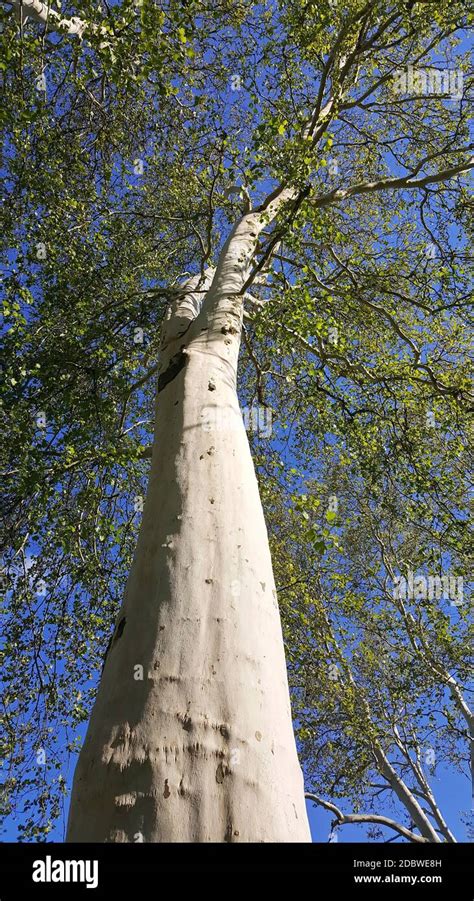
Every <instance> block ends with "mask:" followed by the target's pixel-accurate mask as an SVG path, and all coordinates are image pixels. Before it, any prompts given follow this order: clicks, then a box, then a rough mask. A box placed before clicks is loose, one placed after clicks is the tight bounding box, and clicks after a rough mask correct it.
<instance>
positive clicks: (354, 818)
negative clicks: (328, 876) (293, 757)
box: [305, 792, 428, 844]
mask: <svg viewBox="0 0 474 901" xmlns="http://www.w3.org/2000/svg"><path fill="white" fill-rule="evenodd" d="M305 798H306V799H307V800H308V801H314V803H315V804H319V805H320V806H321V807H324V808H325V810H329V811H331V813H333V814H335V817H336V819H335V821H334V823H333V825H337V826H345V825H347V824H348V823H353V824H354V823H378V824H379V825H380V826H387V827H388V828H389V829H393V830H394V831H395V832H398V833H399V835H403V837H404V838H407V839H408V841H410V842H417V843H418V844H426V843H427V842H428V839H427V838H424V837H423V836H422V835H417V834H416V833H415V832H411V830H410V829H407V828H406V826H402V825H401V823H397V822H396V820H391V819H390V818H389V817H384V816H379V815H378V814H375V813H373V814H372V813H348V814H345V813H342V810H339V808H338V807H336V805H335V804H332V803H331V801H325V800H324V798H320V797H319V796H318V795H313V793H312V792H305Z"/></svg>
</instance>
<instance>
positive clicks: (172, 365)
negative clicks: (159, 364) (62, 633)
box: [158, 350, 186, 393]
mask: <svg viewBox="0 0 474 901" xmlns="http://www.w3.org/2000/svg"><path fill="white" fill-rule="evenodd" d="M185 366H186V354H185V353H184V352H183V351H182V350H180V352H179V353H178V354H176V355H175V356H174V357H172V358H171V360H170V362H169V364H168V366H167V368H166V369H165V371H164V372H162V373H161V375H160V376H159V378H158V393H159V392H160V391H163V388H166V385H169V383H170V382H172V381H173V379H175V378H176V376H177V375H178V373H179V372H181V370H182V369H183V368H184V367H185Z"/></svg>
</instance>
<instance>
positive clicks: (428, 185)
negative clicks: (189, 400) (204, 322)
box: [0, 0, 474, 841]
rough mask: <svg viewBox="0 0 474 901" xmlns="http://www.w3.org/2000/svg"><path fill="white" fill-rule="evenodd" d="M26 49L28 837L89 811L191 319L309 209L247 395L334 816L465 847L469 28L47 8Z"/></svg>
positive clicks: (306, 725)
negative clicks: (212, 290)
mask: <svg viewBox="0 0 474 901" xmlns="http://www.w3.org/2000/svg"><path fill="white" fill-rule="evenodd" d="M20 7H22V9H21V8H20ZM1 23H2V31H1V35H0V40H1V44H2V54H1V56H2V60H3V62H2V63H1V66H2V99H3V112H2V116H3V128H4V143H3V150H2V161H1V165H2V170H3V173H2V174H3V177H4V190H3V200H4V215H3V233H2V242H3V247H4V257H5V269H4V279H3V315H4V329H3V342H4V355H3V359H4V368H3V375H4V379H3V398H2V419H3V422H4V432H5V442H4V445H5V446H4V451H3V456H4V460H3V470H4V477H5V501H4V503H5V512H6V516H5V528H4V538H3V546H4V557H3V566H4V579H3V587H4V588H5V590H6V593H5V600H4V603H3V613H4V627H3V634H4V636H5V638H4V647H3V680H4V695H3V701H4V720H5V727H6V740H5V752H4V757H5V758H6V760H7V764H6V766H5V774H4V791H3V801H4V808H5V813H6V814H7V815H8V816H9V817H10V818H11V819H12V822H13V823H14V824H15V827H17V828H18V831H19V835H20V837H21V838H23V839H31V838H42V837H44V836H45V835H47V834H48V832H50V831H51V829H52V828H53V824H54V822H55V820H56V819H57V818H58V817H60V816H61V813H62V810H63V806H64V803H65V802H64V797H65V795H66V794H67V791H68V781H69V776H68V766H70V758H71V756H73V755H74V753H75V752H76V750H77V748H78V745H79V742H80V729H81V724H83V723H84V721H85V720H86V719H87V717H88V713H89V710H90V707H91V703H92V699H93V696H94V693H95V689H96V685H97V679H98V675H99V673H100V668H101V665H102V659H103V655H104V652H105V649H106V646H107V642H108V640H109V637H110V633H111V628H112V623H113V620H114V616H115V614H116V612H117V609H118V607H119V605H120V602H121V595H122V592H123V587H124V583H125V579H126V574H127V572H128V569H129V566H130V560H131V555H132V552H133V548H134V544H135V540H136V534H137V528H138V524H139V521H140V513H141V510H142V502H143V496H144V492H145V484H146V476H147V471H148V465H149V464H148V454H149V445H150V441H151V434H152V429H153V396H154V389H155V379H154V376H155V373H156V370H157V359H158V350H159V334H160V324H161V322H162V320H163V316H164V314H165V311H166V308H167V306H168V304H169V302H170V300H171V299H172V298H173V297H175V296H176V292H177V290H179V285H180V284H181V283H182V282H183V280H185V279H186V278H187V277H188V276H189V275H194V274H199V273H204V271H205V270H206V268H207V267H209V266H213V265H215V264H216V262H217V260H218V258H219V253H220V252H221V250H222V246H223V244H224V242H225V240H226V239H227V236H228V234H229V231H230V229H231V228H232V226H233V225H234V223H235V222H236V221H238V219H239V218H240V217H241V216H242V215H245V212H246V211H248V210H249V209H250V207H252V208H254V209H255V208H257V207H259V205H260V206H261V208H262V209H263V210H265V208H266V206H265V205H266V204H267V205H268V202H269V198H272V197H273V196H281V192H282V191H286V192H287V194H286V195H285V196H284V202H282V204H281V207H280V208H279V210H278V213H277V215H276V216H275V217H274V218H273V219H272V218H271V217H270V216H269V221H268V225H267V226H266V227H265V228H264V229H263V231H262V234H261V235H260V238H259V242H258V245H257V249H256V252H255V257H254V267H253V271H252V274H251V276H250V277H249V280H248V283H247V284H246V285H245V286H244V298H245V319H244V326H245V330H244V342H243V346H242V352H241V360H240V373H241V375H240V378H241V381H240V385H239V393H240V398H241V405H242V407H243V408H244V409H245V410H246V411H247V413H248V417H247V418H248V422H249V439H250V441H251V445H252V450H253V454H254V460H255V465H256V469H257V475H258V478H259V483H260V490H261V496H262V501H263V504H264V509H265V513H266V517H267V523H268V527H269V533H270V541H271V546H272V553H273V560H274V566H275V572H276V577H277V587H278V588H279V589H280V594H279V598H280V607H281V611H282V615H283V620H284V630H285V641H286V651H287V660H288V666H289V672H290V678H291V688H292V693H293V705H294V706H293V714H294V718H295V723H296V728H297V736H298V740H299V745H300V750H301V755H302V762H303V768H304V771H305V776H306V783H307V790H308V792H309V793H311V794H312V795H315V796H317V798H318V799H319V800H318V802H317V803H320V801H324V802H325V803H326V804H329V805H331V804H332V806H333V808H334V807H335V808H336V809H335V810H333V811H332V812H333V813H334V816H335V821H337V822H339V823H342V822H343V817H344V814H342V813H341V811H339V803H340V802H339V801H338V799H343V803H342V807H344V805H346V808H347V811H348V812H349V813H353V814H356V815H357V814H358V813H361V814H366V815H367V816H368V817H370V815H375V816H376V815H378V814H380V813H381V812H383V813H384V814H386V811H387V809H388V808H387V805H388V807H390V805H392V807H393V818H394V820H395V821H396V822H397V823H398V825H399V826H401V827H402V828H401V831H400V829H399V830H398V833H399V834H400V835H402V836H404V837H405V838H411V840H418V839H419V838H420V837H421V838H423V836H424V837H425V838H426V837H427V836H430V834H431V838H430V840H438V839H440V840H442V841H451V840H452V839H453V835H452V832H451V830H450V827H449V824H447V823H446V821H445V819H444V818H443V815H442V812H441V811H440V809H439V805H438V803H437V801H436V799H435V796H434V789H433V784H432V778H431V777H432V775H433V773H434V772H435V769H436V766H440V765H444V764H446V765H449V766H450V767H454V768H457V769H458V770H459V771H460V772H463V773H465V774H468V773H469V767H470V763H469V759H470V758H469V755H470V750H469V742H470V741H471V742H472V736H473V728H474V727H473V719H472V713H470V711H469V708H468V704H467V697H466V683H467V678H468V664H469V660H468V643H467V630H468V626H469V608H468V603H467V593H468V592H467V587H468V586H467V582H468V571H469V570H468V538H469V535H468V525H467V521H468V520H467V517H468V485H469V477H468V472H469V451H468V447H469V416H468V413H469V411H470V410H471V409H472V394H470V380H469V364H468V359H467V353H466V335H467V330H468V328H469V325H470V319H469V309H470V290H471V289H470V285H471V282H470V279H471V273H472V268H471V265H470V264H471V256H470V247H469V238H470V229H471V226H472V220H471V210H470V206H469V191H468V185H469V171H470V169H471V168H472V166H473V159H472V143H471V142H470V135H469V115H470V110H469V104H468V99H467V98H468V96H469V91H470V90H471V89H472V69H471V68H470V62H469V54H468V50H469V45H468V34H469V27H470V25H471V24H472V11H470V10H469V9H468V7H467V6H466V4H465V3H458V2H454V3H453V2H450V3H448V2H442V3H439V2H431V0H422V2H414V3H413V2H411V3H406V2H397V0H380V2H379V0H372V2H370V0H369V2H364V0H321V2H318V3H315V2H311V0H310V2H293V0H290V2H283V0H281V2H277V0H264V2H261V3H257V4H256V3H250V2H247V0H238V2H235V0H234V2H232V3H230V2H227V0H222V2H212V3H211V2H208V0H204V2H200V3H197V2H193V0H191V2H186V3H181V2H175V0H168V2H158V0H141V2H132V0H117V2H110V3H107V2H101V3H99V4H93V3H91V2H88V0H87V2H84V3H81V4H80V5H79V4H74V3H69V2H67V3H66V4H65V6H64V8H62V9H61V10H60V9H59V5H55V4H54V3H52V4H51V5H50V6H49V7H48V5H47V4H43V3H40V2H39V0H28V2H23V4H20V3H17V2H10V3H4V4H2V10H1ZM269 411H270V413H271V418H270V415H269ZM262 423H265V424H266V426H268V425H269V423H270V425H271V428H266V427H263V426H262ZM401 576H403V577H404V578H405V589H406V588H407V586H408V580H409V579H411V582H410V584H411V585H413V579H416V578H417V577H418V579H419V581H418V583H417V584H416V585H415V589H414V590H411V593H410V591H407V590H405V596H403V591H400V590H399V591H398V593H397V590H396V586H397V585H398V586H399V588H400V577H401ZM430 577H431V579H432V580H433V579H434V578H435V577H438V578H439V580H440V581H439V582H437V583H434V582H432V583H431V584H432V585H434V586H435V589H433V591H432V592H431V596H430V592H429V591H428V579H429V578H430ZM442 577H445V579H446V578H447V579H448V582H446V581H445V582H444V583H443V582H442V581H441V580H442ZM450 578H451V582H449V579H450ZM459 578H461V579H463V580H464V581H463V583H462V585H461V583H460V582H459ZM420 579H425V582H423V581H420ZM453 580H455V581H453ZM440 585H441V588H440V587H439V586H440ZM400 782H402V783H403V785H404V786H405V788H406V792H405V793H404V791H403V790H402V789H401V788H400ZM413 797H415V798H416V797H417V798H418V800H420V799H421V806H422V807H423V808H424V812H422V818H421V819H422V820H423V818H424V821H423V822H421V821H418V822H417V819H416V817H417V816H418V814H416V815H415V816H413V811H412V810H411V809H410V803H409V799H410V798H412V799H413ZM407 805H408V806H407ZM467 807H468V804H467V803H466V808H467ZM328 809H331V808H328ZM338 814H340V815H338ZM346 815H347V814H346ZM375 823H377V821H375ZM374 828H375V827H374ZM423 829H424V830H425V831H424V832H423ZM403 830H405V831H403ZM430 830H431V833H430Z"/></svg>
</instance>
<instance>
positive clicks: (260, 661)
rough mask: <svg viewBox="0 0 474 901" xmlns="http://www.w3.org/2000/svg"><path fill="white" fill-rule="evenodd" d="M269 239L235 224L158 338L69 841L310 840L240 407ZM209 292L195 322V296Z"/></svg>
mask: <svg viewBox="0 0 474 901" xmlns="http://www.w3.org/2000/svg"><path fill="white" fill-rule="evenodd" d="M263 226H264V221H263V220H261V219H260V218H259V217H258V215H257V214H255V213H254V214H251V215H247V216H245V217H243V218H242V220H241V221H240V222H239V223H238V224H237V226H236V227H235V228H234V230H233V232H232V234H231V236H230V238H229V240H228V242H227V244H226V246H225V248H224V250H223V252H222V254H221V258H220V261H219V264H218V266H217V270H216V272H215V273H213V272H212V271H211V272H208V273H207V274H206V276H205V280H204V282H202V283H201V285H199V284H197V283H198V282H199V279H194V280H193V281H192V282H191V283H189V284H188V286H187V291H188V294H187V295H186V296H185V297H183V298H181V299H180V300H177V301H176V303H175V304H174V305H173V307H172V309H171V315H170V318H169V319H168V320H167V321H166V322H165V325H164V329H163V338H162V366H161V369H162V371H161V374H160V379H159V391H158V395H157V413H156V427H155V440H154V448H153V456H152V462H151V473H150V480H149V487H148V492H147V497H146V502H145V508H144V512H143V520H142V525H141V529H140V534H139V539H138V545H137V549H136V553H135V557H134V561H133V565H132V569H131V573H130V577H129V580H128V584H127V588H126V593H125V598H124V602H123V606H122V610H121V611H120V614H119V616H118V618H117V625H116V631H115V635H114V639H113V642H112V645H111V648H110V651H109V653H108V656H107V660H106V664H105V668H104V672H103V677H102V680H101V684H100V688H99V693H98V697H97V701H96V704H95V706H94V709H93V713H92V716H91V721H90V724H89V729H88V733H87V737H86V741H85V744H84V748H83V750H82V752H81V754H80V758H79V762H78V765H77V768H76V774H75V779H74V786H73V794H72V801H71V810H70V819H69V828H68V840H69V841H99V842H103V841H116V842H133V841H147V842H166V841H184V842H239V841H240V842H285V841H290V842H300V841H301V842H304V841H310V832H309V826H308V820H307V815H306V808H305V801H304V788H303V777H302V771H301V769H300V766H299V763H298V758H297V753H296V747H295V740H294V735H293V728H292V721H291V711H290V701H289V691H288V683H287V675H286V665H285V658H284V649H283V640H282V633H281V625H280V618H279V611H278V604H277V597H276V591H275V584H274V579H273V574H272V564H271V559H270V552H269V546H268V537H267V531H266V526H265V521H264V517H263V511H262V506H261V502H260V498H259V492H258V485H257V480H256V477H255V472H254V467H253V463H252V458H251V454H250V449H249V444H248V440H247V435H246V432H245V428H244V425H243V421H242V416H241V414H240V411H239V405H238V399H237V392H236V372H237V358H238V349H239V342H240V330H241V321H242V299H241V297H240V296H238V294H237V292H238V290H239V288H240V287H241V286H242V284H243V281H244V279H245V278H246V277H247V274H248V267H249V261H250V259H251V257H252V253H253V249H254V247H255V241H256V237H257V234H258V232H259V231H260V230H261V228H262V227H263ZM211 278H212V284H211V286H210V288H209V290H208V291H207V294H206V296H205V300H204V303H203V305H202V309H200V312H199V313H198V314H197V316H196V315H195V313H196V310H197V309H199V307H200V303H199V295H197V294H196V295H193V294H192V291H193V290H196V289H198V288H199V287H200V288H201V289H202V288H203V287H204V289H206V288H207V286H208V283H209V281H210V280H211ZM193 316H195V318H192V317H193ZM221 416H222V417H225V418H224V419H222V420H220V419H219V417H221ZM230 422H232V427H231V428H229V423H230ZM137 667H138V669H137ZM140 667H142V668H143V679H140V678H136V677H137V676H140V674H141V670H140Z"/></svg>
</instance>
